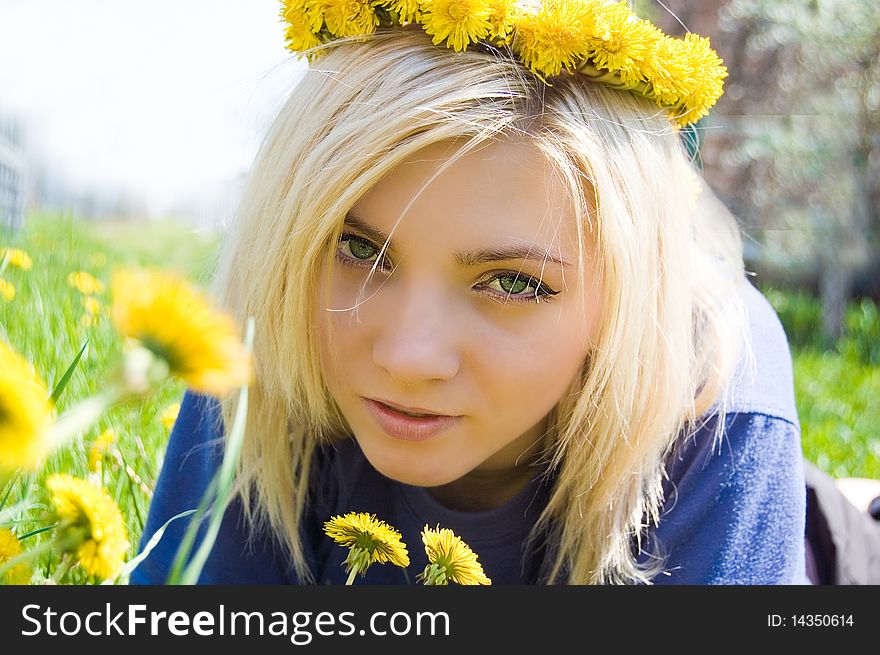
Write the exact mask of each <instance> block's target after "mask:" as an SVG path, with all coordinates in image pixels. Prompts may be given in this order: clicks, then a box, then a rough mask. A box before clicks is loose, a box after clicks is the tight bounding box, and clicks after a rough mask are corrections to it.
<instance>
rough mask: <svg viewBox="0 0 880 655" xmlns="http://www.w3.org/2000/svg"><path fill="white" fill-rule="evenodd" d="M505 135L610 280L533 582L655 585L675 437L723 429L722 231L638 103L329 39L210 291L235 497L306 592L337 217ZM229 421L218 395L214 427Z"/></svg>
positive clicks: (288, 110)
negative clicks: (450, 147)
mask: <svg viewBox="0 0 880 655" xmlns="http://www.w3.org/2000/svg"><path fill="white" fill-rule="evenodd" d="M510 134H520V135H525V136H527V137H529V138H530V139H532V140H533V141H534V143H536V144H537V145H538V146H539V147H540V148H541V149H542V150H543V152H544V153H545V154H546V155H547V157H548V158H549V159H550V160H551V161H552V162H554V163H555V164H556V169H557V170H558V173H559V175H560V179H562V180H563V181H564V182H565V183H566V184H567V186H568V188H569V189H570V191H571V197H572V198H573V200H574V202H575V205H576V208H577V209H578V212H579V216H581V217H582V219H583V220H582V221H581V227H580V230H581V245H583V240H584V239H586V238H590V239H592V240H593V241H594V243H595V244H596V251H597V253H598V255H597V261H596V262H595V265H596V266H597V268H598V270H596V271H591V272H590V274H591V275H592V274H597V275H600V276H601V277H602V279H603V280H604V298H603V299H602V300H603V306H604V308H605V311H604V312H603V313H604V315H603V317H602V319H601V326H600V328H599V333H598V336H597V338H596V340H595V347H594V348H593V349H592V350H591V353H590V355H589V357H588V358H587V361H585V362H584V365H583V367H582V370H581V373H580V375H579V376H578V379H577V380H575V382H574V383H573V384H572V387H571V389H570V391H569V393H567V394H565V395H564V396H563V398H562V399H561V400H560V402H559V404H558V406H557V407H556V408H555V409H554V411H553V412H552V414H551V418H552V421H551V429H550V430H549V431H548V434H547V442H546V444H545V446H546V449H545V455H546V457H547V460H548V462H549V464H550V467H549V468H550V469H551V470H552V471H553V473H554V479H555V483H554V487H553V491H552V495H551V498H550V501H549V503H548V505H547V507H546V509H545V510H544V511H543V514H542V515H541V518H540V519H539V521H538V524H537V525H536V526H535V528H534V530H533V532H532V537H533V538H535V539H541V540H546V541H547V542H548V544H549V545H550V550H549V551H548V552H550V553H552V555H551V556H550V558H549V560H548V562H547V569H546V576H545V578H546V581H547V582H548V583H557V582H560V581H565V582H568V583H576V584H586V583H633V582H649V581H650V579H651V577H652V576H653V575H655V574H656V572H657V571H658V570H659V569H660V567H661V565H662V561H660V560H657V561H655V562H654V564H652V565H651V566H649V567H645V566H642V565H640V564H639V563H638V562H637V557H638V553H637V552H634V550H633V548H632V545H633V541H634V540H636V542H639V540H640V538H641V536H642V535H643V534H644V531H645V529H646V527H647V526H648V525H649V524H655V523H656V522H657V521H658V518H659V517H658V513H659V511H660V508H661V504H662V501H663V497H662V487H661V485H662V481H663V476H664V468H663V461H664V458H665V457H666V456H667V454H668V453H669V452H670V449H671V448H672V446H673V445H674V444H675V443H676V440H677V439H678V438H680V437H681V435H683V434H687V433H689V432H690V431H692V430H694V429H696V428H697V427H699V425H700V424H701V423H702V422H705V421H706V420H707V417H708V415H709V414H711V415H712V416H715V417H719V416H720V417H721V419H722V420H719V421H717V422H716V423H715V425H716V430H719V431H720V430H721V429H722V428H723V413H724V397H723V394H722V390H723V389H724V388H725V385H726V383H727V381H728V379H729V377H730V375H731V373H732V371H733V369H734V366H735V364H736V362H737V361H738V358H739V356H740V352H741V346H742V344H743V342H744V340H743V336H744V334H745V332H744V330H745V327H744V326H745V322H744V311H743V308H742V306H741V304H740V303H739V302H738V301H737V298H738V294H737V293H736V289H735V288H736V286H737V285H738V284H739V283H740V282H741V280H742V278H743V261H742V254H741V252H742V248H741V242H740V236H739V230H738V227H737V225H736V224H735V221H732V220H729V219H728V220H722V219H717V218H713V220H712V221H710V220H709V218H707V217H701V216H699V215H697V214H698V212H696V211H694V207H693V203H692V202H691V200H692V198H693V197H694V193H695V183H696V180H697V176H696V175H695V173H694V171H693V168H692V166H691V165H690V164H689V162H688V161H687V159H686V156H685V154H684V152H683V150H682V147H681V144H680V143H679V139H678V137H677V135H676V133H675V129H674V128H673V127H672V126H671V124H670V122H669V121H668V119H667V118H665V117H664V116H663V114H662V113H661V112H660V110H658V109H657V107H656V106H654V105H652V104H651V103H650V102H649V101H646V100H644V99H642V98H639V97H636V96H633V95H631V94H629V93H625V92H621V91H616V90H612V89H609V88H607V87H605V86H603V85H601V84H597V83H594V82H590V81H587V80H583V79H580V78H578V77H577V76H572V77H571V78H564V79H561V80H558V81H553V83H552V85H547V84H545V83H544V82H543V81H542V80H539V79H537V78H536V77H535V76H534V75H532V74H531V73H529V72H528V71H527V70H526V69H524V68H523V67H522V66H521V65H520V64H517V63H516V62H514V61H513V60H512V59H510V58H508V57H505V56H504V55H503V54H502V53H493V52H486V51H479V52H478V51H475V50H468V51H466V52H462V53H453V52H451V51H448V50H446V49H444V48H440V47H437V46H433V45H432V44H431V43H430V41H429V40H427V39H425V38H424V35H422V34H415V33H408V32H406V31H401V30H397V31H392V32H381V31H380V32H378V33H376V34H375V35H373V36H372V37H370V38H369V39H368V40H367V41H366V42H358V41H356V40H345V39H343V40H339V41H336V42H334V43H333V44H332V45H331V46H330V47H328V48H327V49H326V52H325V54H323V56H321V57H320V58H319V59H317V60H316V61H315V62H313V63H312V65H311V67H310V68H309V70H308V71H307V72H306V73H305V75H304V77H303V78H302V80H301V81H300V82H299V83H298V84H297V85H296V87H295V89H294V90H293V92H292V94H291V95H290V97H289V99H288V100H287V102H286V104H285V105H284V106H283V108H282V109H281V111H280V113H279V115H278V117H277V119H276V120H275V122H274V124H273V126H272V128H271V130H270V131H269V134H268V136H267V138H266V140H265V142H264V144H263V146H262V148H261V151H260V153H259V155H258V158H257V160H256V162H255V165H254V167H253V169H252V172H251V175H250V179H249V183H248V185H247V187H246V189H245V193H244V196H243V199H242V202H241V205H240V207H239V210H238V213H237V215H236V219H235V221H234V224H233V225H232V226H231V230H230V232H229V234H228V236H227V239H226V241H225V246H224V249H223V252H222V255H221V259H220V266H219V270H218V275H217V278H216V292H217V294H218V296H219V297H220V300H221V301H222V303H223V304H224V305H225V307H226V308H227V309H228V310H229V311H230V312H232V313H233V315H234V316H235V317H237V319H238V320H239V321H240V323H241V324H242V325H244V323H245V321H246V320H247V317H249V316H252V317H254V318H255V319H256V333H255V340H254V361H255V367H256V382H255V384H254V385H253V387H252V388H251V393H250V401H249V405H248V417H247V438H246V440H245V446H244V450H243V453H242V460H241V465H240V477H239V481H240V487H239V493H240V494H241V499H242V503H243V506H244V508H245V510H246V512H247V517H248V520H250V521H252V522H253V524H254V525H255V526H256V525H263V526H264V527H265V526H268V527H269V528H270V529H272V530H273V531H274V532H275V533H276V534H277V535H279V537H280V539H281V541H282V543H284V544H285V545H286V546H287V548H288V549H289V553H290V556H291V561H292V563H293V565H294V568H295V569H296V572H297V573H298V574H299V575H300V576H301V578H302V579H303V580H306V581H311V580H312V578H311V576H310V572H309V571H308V569H307V565H306V562H305V559H304V551H303V548H302V544H301V541H300V526H301V522H302V521H303V520H304V516H305V515H306V511H307V510H306V507H307V504H308V502H309V498H310V495H309V494H310V479H311V477H312V471H311V464H312V459H313V456H314V455H315V453H316V449H317V448H318V446H319V445H320V444H321V442H322V441H324V440H333V439H337V438H340V437H341V436H343V435H344V430H345V425H344V420H343V419H342V417H341V416H340V413H339V410H338V408H336V407H335V404H334V402H333V400H332V398H331V396H330V393H329V391H328V389H327V387H326V385H325V383H324V378H323V375H322V371H321V369H320V366H319V361H320V358H319V355H318V353H319V346H318V343H317V341H316V339H317V336H316V330H315V326H316V325H317V321H318V317H317V313H316V312H317V311H318V308H317V307H316V306H315V305H316V302H315V301H316V297H315V290H316V289H317V285H318V279H319V273H320V270H321V269H322V267H323V266H326V265H328V263H329V262H330V258H331V257H332V254H333V247H332V246H333V245H334V244H335V243H336V241H337V240H338V238H339V235H340V233H341V229H342V223H343V219H344V217H345V215H346V212H347V211H348V210H349V209H350V208H351V207H352V205H353V204H354V203H355V202H356V201H357V200H358V199H359V198H360V197H361V196H363V195H364V194H365V193H366V192H367V191H368V190H369V189H370V188H371V187H372V186H373V185H375V184H376V183H377V182H378V181H379V180H380V179H382V177H383V176H385V175H386V174H388V173H389V172H390V171H392V170H393V169H394V168H395V166H397V165H398V164H399V163H401V162H402V161H403V160H404V159H406V158H407V157H409V156H411V155H413V154H414V153H416V152H417V151H418V150H420V149H421V148H423V147H425V146H427V145H429V144H433V143H437V142H440V141H448V140H451V139H457V140H463V141H464V142H465V143H466V144H467V147H472V146H474V145H476V144H479V143H480V142H485V141H486V140H489V139H493V138H498V137H500V136H504V135H510ZM462 152H463V150H462ZM701 219H705V220H701ZM584 274H585V273H584V271H583V270H581V272H580V275H581V280H583V275H584ZM234 409H235V399H234V398H226V399H224V402H223V413H224V418H225V421H226V425H229V421H230V419H231V416H232V414H233V412H234ZM710 410H711V411H710ZM719 434H720V432H719ZM312 482H313V481H312Z"/></svg>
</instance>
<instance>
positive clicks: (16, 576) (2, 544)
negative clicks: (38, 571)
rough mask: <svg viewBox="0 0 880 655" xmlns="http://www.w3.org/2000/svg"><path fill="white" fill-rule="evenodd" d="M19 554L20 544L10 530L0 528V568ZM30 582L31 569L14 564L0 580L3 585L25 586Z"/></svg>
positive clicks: (24, 565)
mask: <svg viewBox="0 0 880 655" xmlns="http://www.w3.org/2000/svg"><path fill="white" fill-rule="evenodd" d="M20 554H21V543H20V542H19V541H18V537H16V536H15V535H14V534H13V533H12V530H9V529H7V528H0V566H3V565H4V564H5V563H6V562H8V561H9V560H11V559H12V558H13V557H17V556H18V555H20ZM30 580H31V568H30V567H29V566H28V565H27V564H16V565H15V566H13V567H12V568H11V569H9V570H8V571H7V572H6V574H5V575H4V576H3V578H2V579H0V582H2V583H3V584H9V585H26V584H27V583H28V582H30Z"/></svg>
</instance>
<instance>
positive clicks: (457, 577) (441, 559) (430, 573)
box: [418, 525, 492, 585]
mask: <svg viewBox="0 0 880 655" xmlns="http://www.w3.org/2000/svg"><path fill="white" fill-rule="evenodd" d="M422 543H424V544H425V552H426V553H427V554H428V566H426V567H425V570H424V571H423V572H422V573H420V574H419V575H418V578H419V579H420V580H424V582H425V584H426V585H446V584H449V583H450V582H454V583H456V584H460V585H481V584H482V585H488V584H492V581H491V580H490V579H489V578H487V577H486V575H485V574H484V573H483V567H482V566H481V565H480V563H479V562H478V561H477V555H476V554H475V553H474V551H472V550H471V549H470V547H469V546H468V545H467V544H466V543H464V541H462V540H461V538H460V537H457V536H456V535H455V533H454V532H452V530H450V529H448V528H442V529H441V528H440V527H439V526H437V528H436V529H432V528H429V527H428V526H427V525H426V526H425V527H424V529H423V530H422Z"/></svg>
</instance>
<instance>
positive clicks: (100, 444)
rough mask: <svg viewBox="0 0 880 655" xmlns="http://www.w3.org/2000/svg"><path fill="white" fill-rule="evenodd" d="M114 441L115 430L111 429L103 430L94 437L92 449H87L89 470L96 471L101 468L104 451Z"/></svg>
mask: <svg viewBox="0 0 880 655" xmlns="http://www.w3.org/2000/svg"><path fill="white" fill-rule="evenodd" d="M114 441H116V432H115V431H114V430H113V429H109V430H104V431H103V432H102V433H101V434H99V435H98V438H97V439H95V443H94V444H92V449H91V450H90V451H89V470H90V471H92V472H93V473H97V472H98V471H100V470H101V468H102V466H103V463H104V453H105V452H106V450H107V448H109V447H110V444H112V443H113V442H114Z"/></svg>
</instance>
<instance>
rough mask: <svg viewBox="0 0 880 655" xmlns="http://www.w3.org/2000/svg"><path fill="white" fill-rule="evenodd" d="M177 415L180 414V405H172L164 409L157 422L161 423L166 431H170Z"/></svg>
mask: <svg viewBox="0 0 880 655" xmlns="http://www.w3.org/2000/svg"><path fill="white" fill-rule="evenodd" d="M178 414H180V403H173V404H171V405H168V407H166V408H165V410H164V411H163V412H162V416H161V418H160V419H159V420H161V421H162V425H164V426H165V429H166V430H170V429H171V428H173V427H174V422H175V421H177V415H178Z"/></svg>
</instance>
